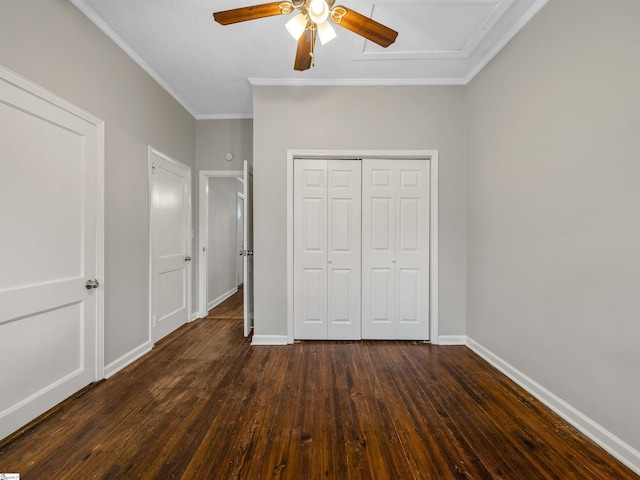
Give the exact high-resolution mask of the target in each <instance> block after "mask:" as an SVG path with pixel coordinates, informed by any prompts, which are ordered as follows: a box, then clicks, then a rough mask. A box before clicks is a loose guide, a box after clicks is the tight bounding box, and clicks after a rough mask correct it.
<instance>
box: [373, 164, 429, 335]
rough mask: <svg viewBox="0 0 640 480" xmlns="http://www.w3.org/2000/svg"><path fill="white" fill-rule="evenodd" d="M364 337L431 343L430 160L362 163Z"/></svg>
mask: <svg viewBox="0 0 640 480" xmlns="http://www.w3.org/2000/svg"><path fill="white" fill-rule="evenodd" d="M362 338H367V339H388V340H390V339H397V340H428V339H429V162H426V161H424V160H422V161H421V160H378V159H371V160H368V159H365V160H363V162H362Z"/></svg>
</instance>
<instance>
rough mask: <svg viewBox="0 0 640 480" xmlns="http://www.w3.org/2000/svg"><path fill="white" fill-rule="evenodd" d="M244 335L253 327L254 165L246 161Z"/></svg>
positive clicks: (247, 334) (246, 335)
mask: <svg viewBox="0 0 640 480" xmlns="http://www.w3.org/2000/svg"><path fill="white" fill-rule="evenodd" d="M243 254H244V255H243V258H244V336H245V337H248V336H249V332H250V331H251V329H252V328H253V167H252V166H251V165H249V162H248V161H247V160H245V161H244V251H243Z"/></svg>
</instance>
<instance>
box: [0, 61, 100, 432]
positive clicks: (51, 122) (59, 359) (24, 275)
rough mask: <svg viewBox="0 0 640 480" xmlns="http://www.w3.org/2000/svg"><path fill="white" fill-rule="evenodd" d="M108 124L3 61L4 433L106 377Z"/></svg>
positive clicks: (0, 280) (0, 380)
mask: <svg viewBox="0 0 640 480" xmlns="http://www.w3.org/2000/svg"><path fill="white" fill-rule="evenodd" d="M103 155H104V124H103V123H102V121H100V120H98V119H96V118H94V117H92V116H91V115H89V114H87V113H86V112H83V111H82V110H80V109H78V108H77V107H75V106H73V105H71V104H69V103H67V102H65V101H63V100H61V99H59V98H58V97H56V96H54V95H52V94H50V93H49V92H46V91H44V90H42V89H40V88H39V87H37V86H35V85H33V84H31V83H29V82H27V81H25V80H24V79H22V78H20V77H18V76H16V75H14V74H13V73H11V72H9V71H8V70H5V69H3V68H2V67H0V225H1V228H0V356H1V359H0V439H2V438H4V437H6V436H8V435H10V434H11V433H13V432H15V431H16V430H17V429H19V428H20V427H22V426H23V425H25V424H27V423H28V422H30V421H31V420H33V419H34V418H36V417H38V416H39V415H40V414H42V413H44V412H46V411H47V410H49V409H50V408H51V407H53V406H55V405H56V404H58V403H60V402H61V401H63V400H64V399H66V398H67V397H69V396H71V395H73V394H74V393H75V392H77V391H78V390H80V389H82V388H83V387H85V386H86V385H88V384H90V383H91V382H93V381H95V380H98V379H99V378H102V375H103V370H102V369H103V359H102V348H101V346H102V325H101V319H102V288H101V287H102V285H101V283H102V255H103V254H102V235H103V233H102V232H103V215H102V211H103V201H104V200H103V196H102V185H103V173H102V172H103Z"/></svg>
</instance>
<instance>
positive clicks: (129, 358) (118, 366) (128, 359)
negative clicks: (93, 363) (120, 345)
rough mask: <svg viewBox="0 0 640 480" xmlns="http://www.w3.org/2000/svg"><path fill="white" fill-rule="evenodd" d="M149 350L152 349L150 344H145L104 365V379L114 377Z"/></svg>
mask: <svg viewBox="0 0 640 480" xmlns="http://www.w3.org/2000/svg"><path fill="white" fill-rule="evenodd" d="M151 348H152V345H151V342H145V343H143V344H142V345H140V346H139V347H136V348H134V349H133V350H131V351H130V352H128V353H125V354H124V355H122V356H121V357H120V358H117V359H116V360H114V361H113V362H111V363H110V364H109V365H106V366H105V367H104V378H109V377H111V376H113V375H115V374H116V373H118V372H119V371H120V370H122V369H123V368H124V367H126V366H128V365H131V364H132V363H133V362H135V361H136V360H138V359H139V358H140V357H142V356H143V355H144V354H146V353H148V352H150V351H151Z"/></svg>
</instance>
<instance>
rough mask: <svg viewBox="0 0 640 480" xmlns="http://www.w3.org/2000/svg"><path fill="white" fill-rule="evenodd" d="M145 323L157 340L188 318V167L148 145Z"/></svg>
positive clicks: (189, 239)
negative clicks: (148, 319) (148, 242)
mask: <svg viewBox="0 0 640 480" xmlns="http://www.w3.org/2000/svg"><path fill="white" fill-rule="evenodd" d="M149 179H150V180H149V185H150V191H149V193H150V196H151V198H150V208H151V211H150V217H151V218H150V230H151V308H150V311H151V325H152V326H151V328H152V335H151V338H152V341H153V342H157V341H158V340H160V339H161V338H163V337H165V336H166V335H168V334H169V333H171V332H173V331H174V330H175V329H176V328H178V327H180V326H181V325H184V324H185V323H187V322H188V321H189V311H190V310H191V309H190V298H191V295H190V293H189V292H190V291H191V288H190V286H191V285H190V283H191V272H190V268H189V267H190V262H191V253H190V252H191V169H190V168H189V167H188V166H186V165H184V164H182V163H180V162H178V161H176V160H173V159H172V158H169V157H167V156H166V155H164V154H162V153H160V152H158V151H156V150H154V149H153V148H151V147H149Z"/></svg>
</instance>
